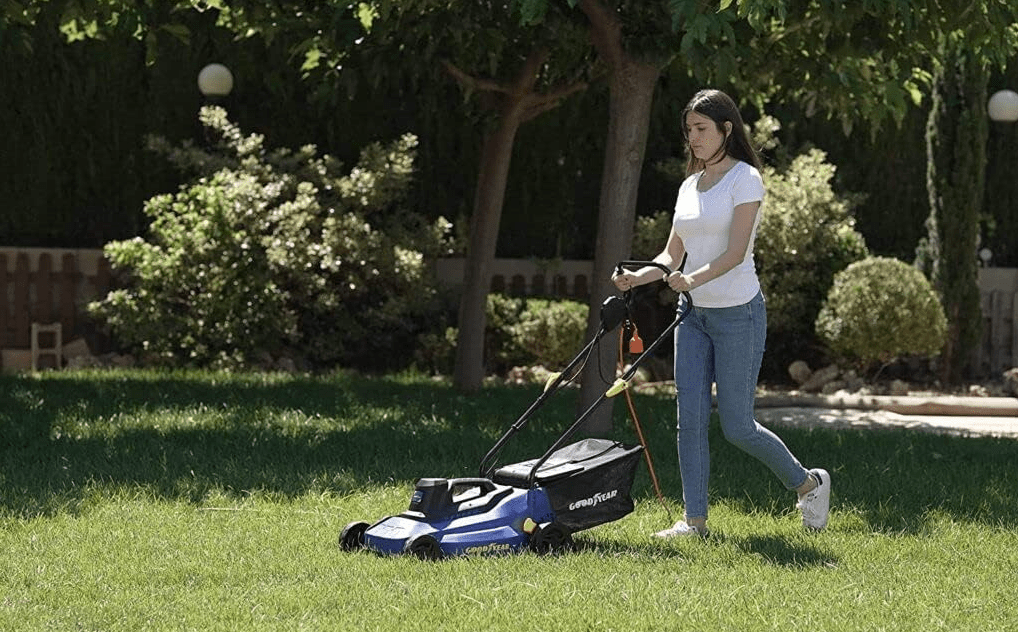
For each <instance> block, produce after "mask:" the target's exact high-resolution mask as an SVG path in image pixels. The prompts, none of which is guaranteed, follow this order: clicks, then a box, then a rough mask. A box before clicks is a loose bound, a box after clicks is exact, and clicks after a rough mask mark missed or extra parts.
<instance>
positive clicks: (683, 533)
mask: <svg viewBox="0 0 1018 632" xmlns="http://www.w3.org/2000/svg"><path fill="white" fill-rule="evenodd" d="M694 535H698V536H700V537H702V538H706V537H707V536H708V535H710V530H709V529H707V527H704V528H703V529H700V528H699V527H694V526H693V525H691V524H686V522H685V521H684V520H679V521H678V522H676V523H675V524H673V525H672V526H671V527H669V528H667V529H665V530H664V531H658V532H657V533H655V534H654V537H655V538H684V537H688V536H694Z"/></svg>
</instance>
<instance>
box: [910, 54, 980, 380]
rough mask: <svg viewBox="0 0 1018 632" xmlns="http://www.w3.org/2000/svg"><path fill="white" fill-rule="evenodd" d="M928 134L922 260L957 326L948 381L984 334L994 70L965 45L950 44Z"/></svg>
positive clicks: (947, 362) (948, 356)
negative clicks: (981, 263)
mask: <svg viewBox="0 0 1018 632" xmlns="http://www.w3.org/2000/svg"><path fill="white" fill-rule="evenodd" d="M942 52H943V59H942V64H941V65H940V67H939V68H938V71H937V73H936V83H935V87H936V89H935V90H934V92H933V99H932V103H931V107H930V115H929V121H928V124H927V129H926V142H927V156H928V160H927V165H926V169H927V189H928V191H929V202H930V215H929V218H928V219H927V224H926V225H927V230H928V235H927V238H926V239H925V240H924V241H923V242H922V243H920V246H919V248H918V249H917V262H918V265H920V267H922V268H923V270H924V272H926V273H927V274H928V276H929V278H930V280H931V281H932V283H933V287H935V288H936V290H937V292H938V293H939V295H940V298H941V301H942V303H943V305H944V310H945V312H946V313H947V317H948V320H949V321H950V329H949V335H948V341H947V345H946V346H945V348H944V358H943V359H944V372H943V375H942V378H943V379H944V381H945V382H953V381H956V380H957V379H958V378H959V377H960V376H961V372H962V370H963V369H964V368H965V367H966V365H967V364H968V359H969V357H970V355H971V351H972V349H973V348H974V347H975V346H976V345H977V344H978V341H979V338H980V335H981V331H982V314H981V310H980V305H979V286H978V270H977V263H976V262H977V254H976V252H977V249H978V247H979V246H978V244H979V219H980V218H979V214H980V209H981V208H982V206H983V199H984V193H985V191H984V185H985V177H986V140H985V139H986V136H987V134H988V128H989V125H988V122H987V117H986V110H985V108H986V100H987V84H988V81H989V72H988V70H987V68H986V67H985V66H984V65H983V64H982V63H981V62H980V61H979V58H978V55H975V54H973V53H972V52H971V51H968V50H967V47H966V45H965V44H964V43H963V42H953V43H947V42H945V44H944V47H943V49H942Z"/></svg>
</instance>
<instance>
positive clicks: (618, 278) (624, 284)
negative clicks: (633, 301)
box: [612, 272, 636, 292]
mask: <svg viewBox="0 0 1018 632" xmlns="http://www.w3.org/2000/svg"><path fill="white" fill-rule="evenodd" d="M612 283H614V284H615V287H617V288H618V289H619V290H621V291H623V292H628V291H629V290H631V289H633V288H634V287H636V275H634V274H630V273H629V272H623V273H622V274H618V273H616V274H613V275H612Z"/></svg>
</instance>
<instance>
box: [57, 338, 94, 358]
mask: <svg viewBox="0 0 1018 632" xmlns="http://www.w3.org/2000/svg"><path fill="white" fill-rule="evenodd" d="M61 353H62V354H63V355H64V359H66V360H67V362H68V363H70V361H71V360H73V359H75V358H80V357H82V356H91V355H92V351H91V350H90V349H89V348H88V343H87V342H85V339H84V338H75V339H74V340H72V341H70V342H68V343H67V344H65V345H64V346H63V349H61Z"/></svg>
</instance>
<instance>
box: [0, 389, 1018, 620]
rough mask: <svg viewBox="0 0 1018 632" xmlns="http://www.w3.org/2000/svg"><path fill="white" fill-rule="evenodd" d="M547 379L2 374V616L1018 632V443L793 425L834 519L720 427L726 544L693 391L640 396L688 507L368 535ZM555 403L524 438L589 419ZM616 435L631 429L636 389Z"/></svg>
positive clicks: (469, 470)
mask: <svg viewBox="0 0 1018 632" xmlns="http://www.w3.org/2000/svg"><path fill="white" fill-rule="evenodd" d="M537 393H538V391H537V390H536V389H533V388H519V387H514V388H509V387H504V388H502V387H499V388H487V389H485V390H483V391H481V392H480V393H478V394H475V395H472V396H464V395H460V394H457V393H456V392H455V391H454V390H453V389H452V388H451V387H450V386H449V385H448V383H446V382H442V381H435V380H431V379H428V378H426V377H421V376H398V377H384V378H382V377H378V378H366V377H361V376H357V375H353V374H346V373H341V374H337V375H333V376H329V377H321V378H306V377H291V376H284V375H237V376H230V375H222V374H207V373H197V372H195V373H170V374H160V373H154V372H143V371H129V372H105V373H102V372H96V373H46V374H42V375H39V376H35V377H33V376H2V377H0V553H2V555H0V630H43V629H53V630H262V629H264V630H301V629H307V630H399V629H412V630H457V631H459V630H528V631H538V630H771V629H774V630H923V631H928V630H1007V629H1018V596H1016V595H1018V590H1016V588H1015V577H1016V575H1015V572H1016V571H1015V569H1016V568H1018V442H1015V441H1014V440H1006V439H991V438H958V437H946V436H936V435H930V434H926V433H913V432H909V431H906V430H900V431H866V432H859V431H831V430H819V429H818V430H793V429H779V434H780V435H781V436H782V438H783V439H785V441H786V443H788V444H789V447H790V448H792V450H793V452H795V453H796V454H797V455H798V456H799V457H800V458H801V459H802V460H803V461H804V463H805V464H806V465H807V466H823V467H826V468H827V469H828V470H830V471H831V473H832V476H833V486H834V499H833V511H832V516H831V523H830V527H829V528H828V530H827V531H826V532H823V533H820V534H810V533H805V532H803V530H802V528H801V526H800V523H799V518H798V515H797V514H796V513H795V512H794V511H793V509H792V505H793V502H794V498H793V496H792V495H791V494H790V493H789V492H787V491H785V490H784V489H782V488H781V486H780V484H779V483H777V481H776V480H775V479H774V477H773V476H772V475H771V474H770V473H769V472H768V471H767V470H766V469H764V468H763V466H762V465H760V464H758V463H757V462H755V461H753V460H752V459H749V458H747V457H744V456H743V455H742V454H741V453H738V452H737V451H736V450H735V449H734V448H732V447H731V446H730V445H728V444H727V443H726V442H725V441H724V440H723V438H722V437H721V434H720V432H719V431H717V432H715V433H714V434H713V439H712V446H711V451H712V459H713V475H712V476H713V478H712V487H711V494H712V498H711V500H712V514H711V526H712V529H713V531H714V533H715V535H714V536H713V537H712V538H711V539H709V540H707V541H700V540H693V541H688V540H684V541H678V542H674V541H668V542H662V541H657V540H654V539H652V538H651V537H650V536H649V534H650V533H651V532H653V531H655V530H657V529H660V528H662V527H664V526H666V525H667V524H668V523H669V520H670V519H671V518H676V517H678V516H679V515H680V514H681V504H680V498H681V493H680V491H679V490H680V488H679V481H678V474H677V467H676V456H675V449H674V431H673V426H674V403H673V402H672V401H671V399H670V398H667V397H651V396H640V397H637V398H636V407H637V410H638V412H639V413H640V417H641V422H642V423H643V426H644V431H645V433H646V435H647V437H648V441H649V442H650V446H651V450H652V453H653V455H654V457H655V465H656V468H657V471H658V474H659V477H660V478H661V481H662V485H663V487H664V489H665V492H666V495H667V496H668V497H669V499H670V500H669V511H670V512H671V514H672V516H671V518H670V517H669V515H668V512H666V510H665V508H663V507H662V506H661V505H660V504H659V503H658V502H657V500H656V499H655V498H654V495H653V492H652V488H651V485H650V481H649V477H648V476H647V475H646V468H645V467H644V466H642V465H641V467H640V471H639V474H638V477H637V482H636V485H635V487H634V490H633V491H634V495H635V497H636V499H637V508H636V511H635V512H634V513H633V514H631V515H629V516H627V517H625V518H623V519H622V520H619V521H617V522H613V523H610V524H607V525H603V526H600V527H597V528H594V529H591V530H589V531H585V532H581V533H578V534H576V536H575V540H576V542H577V545H578V546H577V549H576V550H575V551H572V552H566V553H563V554H561V555H552V556H538V555H535V554H532V553H523V554H518V555H512V556H508V557H476V558H460V559H451V560H443V561H440V562H422V561H419V560H417V559H416V558H402V557H401V558H385V557H380V556H376V555H374V554H371V553H368V552H363V551H361V552H352V553H351V552H344V551H341V550H340V549H339V547H338V546H337V545H336V539H337V536H338V534H339V532H340V530H341V529H342V528H343V526H344V525H345V524H347V523H348V522H351V521H354V520H368V521H372V520H374V519H377V518H380V517H382V516H385V515H388V514H393V513H399V512H401V511H403V510H404V509H406V505H407V502H408V500H409V495H410V491H411V489H412V486H413V482H414V480H416V479H417V478H419V477H422V476H429V477H436V476H440V477H455V476H474V475H476V473H477V472H476V470H477V465H478V463H479V461H480V459H481V457H482V456H483V455H484V454H485V452H487V450H488V448H490V447H491V445H492V444H493V443H494V441H495V440H496V439H497V438H498V437H499V436H500V435H501V433H502V432H503V431H504V430H505V429H506V428H507V427H508V426H509V424H510V423H512V422H513V421H514V420H515V418H516V416H517V415H519V414H520V413H521V412H522V411H523V410H524V409H525V408H526V407H527V405H528V404H529V403H530V402H531V401H533V399H534V398H536V396H537ZM573 405H574V402H573V400H572V398H571V396H570V395H569V394H564V395H561V396H560V397H558V398H556V399H553V400H552V401H551V402H550V403H549V405H548V406H547V407H546V408H545V409H544V410H543V411H542V413H541V414H540V415H538V417H537V418H536V419H535V421H534V423H533V424H532V425H531V426H530V427H528V428H527V430H526V431H525V432H524V433H523V434H522V435H521V436H520V439H519V440H518V441H515V442H513V443H512V444H510V447H509V448H508V449H507V454H506V459H509V460H515V459H516V458H530V457H533V456H536V455H538V454H540V453H541V452H543V451H544V449H545V448H546V447H547V446H549V445H550V444H551V442H552V441H553V440H554V439H555V438H556V436H557V434H558V432H560V431H561V430H562V429H564V428H565V427H566V426H567V425H568V424H569V423H571V421H572V419H573V412H574V411H573ZM615 412H616V415H617V422H618V424H617V425H618V428H619V430H618V436H619V437H622V438H626V439H627V440H632V437H633V435H634V433H633V431H632V430H631V428H630V426H629V424H628V422H627V420H626V419H625V417H624V415H625V407H624V406H622V405H617V406H616V411H615Z"/></svg>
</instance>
